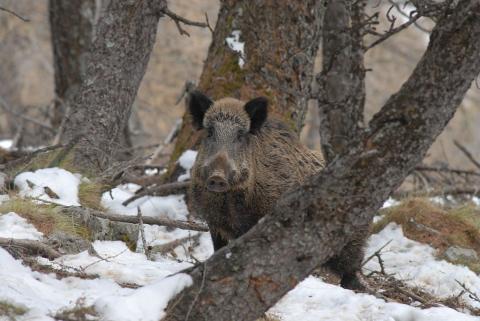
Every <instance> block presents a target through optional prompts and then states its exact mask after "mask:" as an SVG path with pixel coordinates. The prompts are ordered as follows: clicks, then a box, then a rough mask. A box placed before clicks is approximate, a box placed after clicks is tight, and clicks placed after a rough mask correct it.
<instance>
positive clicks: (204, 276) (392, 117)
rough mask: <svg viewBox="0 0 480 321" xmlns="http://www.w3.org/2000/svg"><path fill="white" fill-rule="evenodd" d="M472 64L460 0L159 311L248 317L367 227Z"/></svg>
mask: <svg viewBox="0 0 480 321" xmlns="http://www.w3.org/2000/svg"><path fill="white" fill-rule="evenodd" d="M479 72H480V3H478V1H476V0H471V1H467V0H463V1H460V4H459V5H458V6H457V8H456V10H455V11H454V12H453V13H451V14H449V15H444V16H443V17H442V18H441V19H440V20H439V22H438V24H437V26H436V27H435V28H434V30H433V32H432V34H431V38H430V44H429V46H428V49H427V51H426V52H425V54H424V56H423V58H422V59H421V61H420V62H419V63H418V65H417V67H416V68H415V70H414V72H413V73H412V75H411V76H410V78H409V79H408V80H407V81H406V82H405V84H404V85H403V86H402V88H401V89H400V90H399V92H397V93H396V94H394V95H393V96H392V97H391V98H390V99H389V100H388V101H387V103H386V104H385V105H384V106H383V108H382V109H381V110H380V112H379V113H378V114H377V115H375V116H374V118H373V119H372V121H371V122H370V124H369V125H370V127H369V129H368V130H366V131H365V133H364V134H363V135H362V137H361V139H357V140H355V141H354V143H353V144H351V145H350V146H349V148H348V149H346V150H345V151H344V153H342V154H341V155H339V157H338V158H337V160H336V161H335V162H331V163H330V164H329V165H328V166H327V167H326V169H325V170H324V171H322V172H321V173H319V174H318V175H316V176H315V177H313V178H312V179H310V180H309V181H308V182H306V183H305V184H303V185H302V186H300V187H297V188H295V189H294V190H292V191H289V192H287V194H286V195H285V197H283V198H281V201H280V202H279V204H277V206H276V209H275V214H274V215H269V216H266V217H264V218H263V219H262V220H260V222H259V223H258V224H257V225H256V226H254V227H253V228H252V229H251V230H250V231H249V232H247V233H246V234H245V235H243V236H242V237H241V238H239V239H237V240H235V241H234V242H232V243H231V244H230V245H228V246H227V247H224V248H222V249H221V250H220V251H218V252H216V253H215V254H214V255H213V256H212V257H211V258H210V259H209V260H207V261H206V262H205V263H204V264H201V265H198V266H196V267H194V268H193V269H191V270H190V271H189V272H188V273H189V274H190V276H191V277H192V279H193V285H192V286H191V287H189V288H187V289H185V290H184V291H182V292H181V293H180V294H179V295H178V296H177V297H176V298H175V299H173V300H172V301H171V304H170V306H169V308H168V309H167V316H166V317H165V318H164V320H182V321H183V320H187V319H188V320H196V321H201V320H209V321H215V320H232V321H237V320H241V321H247V320H255V319H256V318H258V317H260V316H261V315H262V313H264V312H265V311H266V310H267V309H268V308H270V307H271V306H272V305H274V304H275V303H276V302H277V301H278V300H279V299H280V298H281V297H282V296H283V295H285V294H286V293H287V291H289V290H291V289H292V288H293V287H294V286H295V285H296V284H297V283H298V282H300V281H301V280H303V279H304V278H305V277H306V276H308V275H309V274H310V273H311V272H312V270H313V269H314V268H315V267H317V266H318V265H319V264H323V263H325V262H326V261H327V260H328V259H329V258H330V257H332V256H333V255H334V254H337V253H340V251H341V250H342V248H343V246H344V245H345V244H346V243H347V242H348V241H349V240H351V239H352V238H353V237H354V234H355V233H356V232H357V231H358V229H363V228H365V227H366V226H367V225H368V224H369V222H370V221H371V218H372V215H373V213H375V211H376V210H378V208H379V207H380V206H381V205H382V203H383V202H384V200H385V199H386V198H387V197H388V196H389V194H390V193H391V192H392V191H393V190H394V189H395V188H396V187H398V186H399V185H400V183H401V182H402V181H403V179H404V178H405V177H406V175H407V174H408V173H409V172H410V171H411V170H412V169H413V168H414V166H415V165H416V164H417V163H418V162H420V161H421V159H422V158H423V156H424V154H425V153H426V152H427V150H428V148H429V147H430V145H431V144H432V143H433V141H434V139H435V138H436V137H437V136H438V135H439V134H440V132H441V131H442V130H443V128H444V127H445V126H446V124H447V122H448V121H449V120H450V119H451V117H452V116H453V114H454V113H455V110H456V108H457V107H458V105H459V104H460V102H461V100H462V98H463V97H464V95H465V93H466V91H467V89H468V88H469V87H470V84H471V83H472V81H473V79H474V77H475V76H476V75H477V74H478V73H479Z"/></svg>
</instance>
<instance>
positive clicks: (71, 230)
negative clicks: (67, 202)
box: [0, 197, 89, 238]
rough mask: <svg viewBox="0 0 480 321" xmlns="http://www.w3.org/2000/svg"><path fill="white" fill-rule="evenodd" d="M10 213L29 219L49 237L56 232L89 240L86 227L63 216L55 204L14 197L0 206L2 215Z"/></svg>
mask: <svg viewBox="0 0 480 321" xmlns="http://www.w3.org/2000/svg"><path fill="white" fill-rule="evenodd" d="M9 212H15V213H17V214H18V215H20V216H21V217H23V218H25V219H27V220H28V221H29V222H30V223H31V224H33V225H34V226H35V227H36V228H37V230H39V231H40V232H42V233H43V234H45V235H47V236H48V235H50V234H51V233H52V232H54V231H61V232H65V233H68V234H72V235H78V236H81V237H83V238H87V237H88V234H89V233H88V230H87V228H86V227H85V226H83V225H81V224H80V223H78V222H75V220H73V219H72V218H71V217H69V216H67V215H64V214H62V213H61V210H60V208H59V207H58V206H56V205H53V204H37V203H34V202H33V201H31V200H28V199H23V198H18V197H12V198H11V199H10V200H9V201H6V202H3V203H2V204H0V213H4V214H5V213H9ZM0 215H1V214H0Z"/></svg>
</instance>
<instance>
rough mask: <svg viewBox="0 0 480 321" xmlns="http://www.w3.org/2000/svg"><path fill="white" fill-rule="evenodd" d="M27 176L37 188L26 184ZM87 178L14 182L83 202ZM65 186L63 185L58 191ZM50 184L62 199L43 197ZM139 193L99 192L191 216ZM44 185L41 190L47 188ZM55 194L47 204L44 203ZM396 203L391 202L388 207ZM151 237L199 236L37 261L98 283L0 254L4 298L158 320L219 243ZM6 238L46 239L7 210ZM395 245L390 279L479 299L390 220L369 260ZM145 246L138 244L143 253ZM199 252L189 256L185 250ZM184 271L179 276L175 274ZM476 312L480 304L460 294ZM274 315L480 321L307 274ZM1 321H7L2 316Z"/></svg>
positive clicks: (180, 200)
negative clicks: (168, 251) (170, 247)
mask: <svg viewBox="0 0 480 321" xmlns="http://www.w3.org/2000/svg"><path fill="white" fill-rule="evenodd" d="M194 159H195V155H194V154H193V153H185V154H183V155H182V157H181V158H180V160H179V163H180V165H181V166H182V167H183V168H184V169H186V170H187V173H186V174H185V175H187V176H188V175H189V169H190V168H191V166H192V165H193V162H194ZM27 179H28V180H29V181H30V182H31V183H33V184H34V185H35V186H34V187H33V188H32V187H30V186H28V185H29V184H28V183H27ZM79 182H80V178H79V177H77V176H75V175H73V174H71V173H69V172H67V171H64V170H61V169H56V168H52V169H45V170H37V171H36V172H33V173H32V172H27V173H22V174H20V175H19V176H17V178H16V180H15V184H16V185H17V186H18V187H19V189H20V193H21V194H23V195H24V196H30V197H32V196H33V197H45V198H44V199H48V200H49V201H55V202H59V201H60V202H65V203H67V204H69V205H72V204H73V203H74V202H76V204H78V196H77V194H78V184H79ZM57 183H58V184H62V185H61V188H59V185H56V184H57ZM44 186H48V187H49V188H50V189H52V191H54V192H55V193H56V194H58V196H60V199H59V200H56V199H51V198H49V197H48V196H46V195H45V194H44V189H43V187H44ZM138 188H140V187H139V186H138V185H134V184H127V185H121V186H118V187H117V188H114V189H113V190H112V191H110V192H106V193H105V194H104V195H103V196H102V205H103V206H105V207H106V208H107V209H108V210H109V211H111V212H113V213H116V214H124V215H136V214H137V207H140V208H141V210H142V213H143V215H148V216H162V217H168V218H171V219H178V220H185V219H187V215H188V210H187V206H186V204H185V202H184V196H183V195H171V196H167V197H143V198H141V199H138V200H136V201H134V202H132V203H131V204H129V205H128V206H123V205H122V202H123V201H125V200H126V199H128V198H130V197H131V196H133V195H134V193H135V191H136V190H138ZM40 189H41V190H40ZM47 197H48V198H47ZM396 204H397V203H396V202H395V201H394V200H391V199H389V200H388V201H387V202H386V203H385V205H384V207H389V206H394V205H396ZM144 228H145V235H146V240H147V243H148V244H149V245H150V246H156V245H162V244H166V243H169V242H172V241H174V240H176V239H181V238H187V237H188V238H191V239H194V238H197V241H196V243H193V241H189V242H187V243H185V246H183V247H182V246H179V247H177V248H176V249H175V250H174V253H175V255H176V256H175V258H173V257H170V256H165V255H163V256H162V255H160V254H157V255H154V260H153V261H150V260H147V258H146V256H145V255H144V254H142V253H134V252H132V251H130V250H129V249H128V248H127V246H126V245H125V244H124V243H123V242H120V241H115V242H112V241H95V242H94V243H92V245H93V249H94V251H91V250H90V251H84V252H81V253H78V254H75V255H64V256H62V257H60V258H57V259H56V260H54V261H48V260H47V259H44V258H38V262H39V263H41V264H45V265H50V266H51V267H53V268H59V269H60V268H61V269H64V270H66V271H82V272H85V273H86V274H90V275H98V276H99V277H98V278H96V279H92V280H85V279H80V278H77V277H68V278H63V279H61V280H58V279H57V278H56V277H55V276H54V275H53V274H50V275H47V274H42V273H39V272H34V271H32V270H31V269H30V268H28V267H26V266H24V265H22V264H21V261H19V260H15V259H14V258H13V257H12V256H11V255H10V254H9V253H8V252H6V251H5V250H3V249H1V248H0V302H1V301H7V302H10V303H13V304H15V305H20V306H24V307H26V308H27V309H28V312H27V314H25V315H23V316H21V317H19V318H18V320H52V318H51V317H52V316H54V315H55V313H56V312H58V311H59V310H61V309H66V308H72V307H74V306H75V304H77V302H79V300H82V301H83V302H84V303H83V304H84V305H86V306H88V305H93V306H94V307H95V309H96V311H97V312H98V313H99V314H100V318H101V320H131V321H136V320H138V321H140V320H159V319H160V318H161V317H162V316H163V313H164V311H163V310H164V308H165V307H166V305H167V303H168V300H169V299H170V298H172V297H173V296H175V295H176V294H177V293H178V292H179V291H181V290H182V289H183V288H184V287H186V286H189V285H190V284H191V282H192V281H191V279H190V277H189V276H188V275H185V274H181V273H178V272H179V271H181V270H183V269H185V268H187V267H190V266H191V265H192V263H193V262H195V259H199V260H206V259H207V258H208V257H209V256H210V255H211V254H212V253H213V247H212V243H211V240H210V236H209V234H208V233H198V232H193V231H185V230H180V229H173V230H168V229H167V228H165V227H161V226H150V225H145V226H144ZM0 237H16V238H30V239H40V238H41V237H42V234H41V233H40V232H38V231H37V230H36V229H35V227H34V226H32V225H31V224H30V223H28V222H27V221H26V220H25V219H23V218H21V217H19V216H18V215H17V214H15V213H8V214H0ZM389 241H391V242H390V243H389V244H388V246H387V247H385V248H384V250H383V251H382V254H381V255H382V259H383V260H384V266H385V269H386V272H387V273H391V274H394V276H395V277H396V278H398V279H401V280H403V281H404V282H405V283H407V284H409V285H411V286H418V287H421V288H423V289H424V290H425V291H427V292H430V293H432V294H433V295H434V296H438V297H441V298H446V297H449V296H452V295H457V294H459V293H460V290H461V289H460V287H459V285H458V284H457V283H456V282H455V280H458V281H459V282H461V283H464V284H465V285H466V286H467V287H468V288H470V289H472V290H473V291H475V292H477V293H480V278H479V276H477V275H476V274H474V273H473V272H471V271H470V270H469V269H468V268H466V267H463V266H456V265H453V264H450V263H448V262H446V261H442V260H437V259H436V258H435V256H434V254H435V249H433V248H431V247H430V246H428V245H425V244H421V243H418V242H415V241H412V240H409V239H407V238H406V237H405V236H404V235H403V233H402V230H401V227H400V226H398V225H396V224H395V223H390V224H389V225H387V226H386V227H385V229H384V230H382V231H381V232H379V233H378V234H375V235H372V236H371V237H370V239H369V241H368V246H367V250H366V256H369V255H370V254H371V253H373V252H375V251H376V250H378V249H379V248H380V247H382V246H383V245H385V244H386V243H387V242H389ZM141 246H142V244H141V242H139V244H138V246H137V248H138V249H139V250H140V251H141ZM189 246H192V247H193V246H194V249H193V251H192V252H191V253H190V252H189V251H187V250H186V247H189ZM364 269H365V272H370V271H372V270H379V265H378V262H377V261H376V259H372V260H370V261H369V262H368V263H367V264H366V265H365V267H364ZM175 273H177V274H175ZM119 284H137V285H140V286H141V287H140V288H138V289H132V288H122V287H121V286H120V285H119ZM463 299H464V300H465V301H466V302H467V303H469V304H470V305H472V306H476V307H479V304H478V303H476V302H474V301H473V300H471V299H469V298H468V297H467V296H465V295H464V296H463ZM270 313H271V314H274V315H276V316H278V318H279V319H280V320H282V321H297V320H302V321H309V320H312V321H313V320H315V321H322V320H325V321H326V320H329V321H331V320H333V321H350V320H372V321H383V320H385V321H427V320H436V321H444V320H445V321H447V320H448V321H450V320H455V321H470V320H472V321H473V320H479V318H475V317H471V316H468V315H466V314H461V313H459V312H456V311H454V310H453V309H449V308H430V309H420V308H417V307H412V306H408V305H404V304H398V303H386V302H384V301H383V300H380V299H378V298H375V297H373V296H370V295H367V294H356V293H354V292H352V291H349V290H345V289H342V288H340V287H338V286H334V285H330V284H327V283H324V282H323V281H322V280H320V279H318V278H315V277H309V278H307V279H306V280H304V281H303V282H301V283H300V284H299V285H298V286H297V287H296V288H295V289H293V290H292V291H290V292H289V293H288V294H287V295H286V296H285V297H284V298H283V299H282V300H281V301H280V302H278V303H277V304H276V305H275V306H274V307H273V308H272V309H270ZM0 320H1V318H0Z"/></svg>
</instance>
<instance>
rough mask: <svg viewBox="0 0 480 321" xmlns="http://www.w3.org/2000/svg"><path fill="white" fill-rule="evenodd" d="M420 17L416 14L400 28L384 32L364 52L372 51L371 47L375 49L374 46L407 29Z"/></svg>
mask: <svg viewBox="0 0 480 321" xmlns="http://www.w3.org/2000/svg"><path fill="white" fill-rule="evenodd" d="M421 17H422V16H421V15H419V14H416V15H415V16H413V17H411V18H410V20H409V21H407V22H405V23H404V24H401V25H400V26H398V27H396V28H393V29H391V30H389V31H387V32H385V33H384V34H383V35H382V36H381V37H380V38H378V39H377V40H375V41H374V42H373V43H372V44H370V45H369V46H367V47H366V48H365V51H367V50H369V49H372V48H373V47H375V46H376V45H378V44H380V43H382V42H384V41H385V40H387V39H388V38H390V37H391V36H393V35H395V34H397V33H399V32H400V31H402V30H404V29H406V28H408V27H409V26H410V25H411V24H413V23H415V22H416V21H417V20H418V19H420V18H421Z"/></svg>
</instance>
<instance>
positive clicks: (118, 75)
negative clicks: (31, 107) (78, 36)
mask: <svg viewBox="0 0 480 321" xmlns="http://www.w3.org/2000/svg"><path fill="white" fill-rule="evenodd" d="M164 7H166V1H154V0H142V1H109V3H108V5H107V7H106V9H105V13H104V14H103V15H102V16H101V17H100V20H99V22H98V24H97V26H96V32H95V39H94V41H93V43H92V45H91V49H90V52H89V54H88V56H87V59H86V76H85V80H84V81H83V83H82V85H81V87H80V89H79V90H78V92H77V94H76V95H75V98H74V100H73V102H72V106H71V110H70V114H69V115H68V117H67V118H66V122H65V132H64V135H63V137H62V141H64V142H69V141H72V140H76V139H78V142H77V143H76V145H75V147H74V149H73V164H74V166H76V167H79V168H80V169H83V170H86V171H87V172H90V173H92V174H94V173H98V172H100V171H102V170H104V169H105V168H106V167H107V165H108V164H109V162H111V161H112V160H113V159H112V155H113V154H114V152H115V150H116V149H117V148H118V143H117V142H118V141H119V135H120V134H121V133H122V131H123V130H124V128H125V126H126V124H127V121H128V118H129V116H130V112H131V106H132V103H133V101H134V99H135V96H136V94H137V90H138V87H139V85H140V81H141V80H142V78H143V75H144V74H145V70H146V67H147V63H148V60H149V57H150V53H151V51H152V47H153V44H154V42H155V35H156V32H157V24H158V19H159V17H160V16H161V10H162V9H163V8H164Z"/></svg>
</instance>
